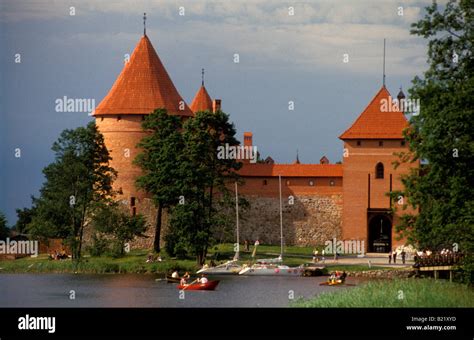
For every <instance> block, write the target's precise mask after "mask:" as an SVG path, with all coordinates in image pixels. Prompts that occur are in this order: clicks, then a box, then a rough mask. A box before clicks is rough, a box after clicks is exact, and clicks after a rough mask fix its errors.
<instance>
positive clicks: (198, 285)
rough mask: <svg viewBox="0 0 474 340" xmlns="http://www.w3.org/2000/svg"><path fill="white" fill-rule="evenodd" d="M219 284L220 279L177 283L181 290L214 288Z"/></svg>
mask: <svg viewBox="0 0 474 340" xmlns="http://www.w3.org/2000/svg"><path fill="white" fill-rule="evenodd" d="M218 284H219V281H218V280H215V281H208V282H207V283H193V284H188V285H184V286H182V285H177V286H176V287H178V289H179V290H214V289H216V287H217V285H218Z"/></svg>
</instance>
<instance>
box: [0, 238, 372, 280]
mask: <svg viewBox="0 0 474 340" xmlns="http://www.w3.org/2000/svg"><path fill="white" fill-rule="evenodd" d="M252 251H253V245H251V246H250V250H249V251H247V252H246V251H244V247H243V245H242V246H241V248H240V262H241V263H247V262H252V261H254V260H255V259H253V258H252V256H251V255H252V253H251V252H252ZM312 251H313V248H312V247H296V246H289V247H285V248H284V261H283V263H284V264H286V265H289V266H298V265H300V264H302V263H307V262H311V261H312ZM148 254H149V250H146V249H142V250H132V251H131V252H130V253H128V254H126V255H125V256H123V257H121V258H112V257H109V256H101V257H90V256H87V255H86V256H84V257H83V258H82V259H81V261H80V262H78V263H76V262H73V261H71V260H70V259H68V260H60V261H52V260H49V259H48V256H47V255H46V254H42V255H40V256H38V257H36V258H32V257H25V258H21V259H17V260H3V261H0V273H7V272H8V273H42V272H51V273H75V272H77V273H166V272H169V271H171V270H174V269H178V270H179V271H181V272H184V271H196V270H197V269H198V266H197V264H196V261H195V259H193V258H188V259H174V258H170V257H169V256H168V255H167V254H166V253H165V252H164V251H163V252H162V253H161V256H162V258H163V260H164V261H163V262H155V263H146V258H147V255H148ZM279 254H280V247H279V246H269V245H260V246H259V247H258V249H257V256H256V258H257V259H262V258H275V257H277V256H278V255H279ZM233 256H234V246H233V244H231V243H226V244H219V245H217V246H215V247H212V248H211V249H210V250H209V254H208V260H210V259H214V260H215V261H216V262H224V261H227V260H230V259H232V258H233ZM330 268H331V270H336V269H337V270H346V271H348V270H350V271H355V270H368V269H369V268H368V266H364V265H356V266H347V265H344V266H337V265H336V266H334V267H332V266H331V267H330ZM372 269H381V268H376V267H372Z"/></svg>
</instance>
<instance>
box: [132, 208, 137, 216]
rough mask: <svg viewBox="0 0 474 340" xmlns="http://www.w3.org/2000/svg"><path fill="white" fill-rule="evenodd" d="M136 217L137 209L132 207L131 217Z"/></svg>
mask: <svg viewBox="0 0 474 340" xmlns="http://www.w3.org/2000/svg"><path fill="white" fill-rule="evenodd" d="M136 215H137V207H133V208H132V216H136Z"/></svg>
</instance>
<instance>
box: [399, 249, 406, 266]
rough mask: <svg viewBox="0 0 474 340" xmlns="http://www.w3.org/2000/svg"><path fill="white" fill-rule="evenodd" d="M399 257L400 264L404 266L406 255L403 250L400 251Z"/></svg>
mask: <svg viewBox="0 0 474 340" xmlns="http://www.w3.org/2000/svg"><path fill="white" fill-rule="evenodd" d="M400 255H401V256H402V263H403V264H405V259H406V256H407V253H406V252H405V250H402V252H401V253H400Z"/></svg>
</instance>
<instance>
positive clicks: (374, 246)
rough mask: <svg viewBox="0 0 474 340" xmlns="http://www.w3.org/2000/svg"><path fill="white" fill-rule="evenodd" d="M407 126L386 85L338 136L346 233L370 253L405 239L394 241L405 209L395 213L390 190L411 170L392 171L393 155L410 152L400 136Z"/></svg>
mask: <svg viewBox="0 0 474 340" xmlns="http://www.w3.org/2000/svg"><path fill="white" fill-rule="evenodd" d="M395 103H396V100H395ZM407 126H408V122H407V120H406V118H405V116H404V114H403V112H402V111H400V110H399V108H398V106H396V105H393V99H392V98H391V96H390V93H389V92H388V90H387V89H386V88H385V86H383V87H382V88H381V89H380V90H379V92H378V93H377V94H376V95H375V97H374V98H373V99H372V101H371V102H370V103H369V105H368V106H367V107H366V108H365V110H364V111H363V112H362V113H361V114H360V116H359V117H358V118H357V120H356V121H355V122H354V123H353V124H352V126H351V127H350V128H349V129H347V130H346V131H345V132H344V133H343V134H342V135H341V136H340V137H339V138H340V139H341V140H343V141H344V157H343V178H344V180H343V197H344V204H343V221H342V225H343V228H342V230H343V235H342V236H343V239H344V240H364V241H365V245H366V251H368V252H389V251H390V249H393V248H395V247H396V246H398V245H401V244H403V243H404V241H397V240H396V239H395V236H396V233H395V228H394V226H395V225H396V224H398V222H399V218H400V214H402V212H401V211H400V210H399V211H398V212H396V213H395V215H393V214H392V213H391V208H392V203H391V200H390V198H389V197H388V196H387V193H388V192H391V191H395V190H400V189H402V188H403V187H402V183H401V181H400V175H401V174H404V173H408V171H409V168H410V165H408V164H401V165H400V166H399V167H398V168H397V169H394V167H393V164H392V162H394V161H397V160H398V156H396V155H395V154H394V153H397V152H401V151H407V150H408V147H407V145H406V144H405V140H404V138H403V135H402V131H403V129H405V128H406V127H407ZM411 166H415V164H413V165H411ZM402 199H403V198H402ZM394 204H398V201H397V202H395V203H394Z"/></svg>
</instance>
